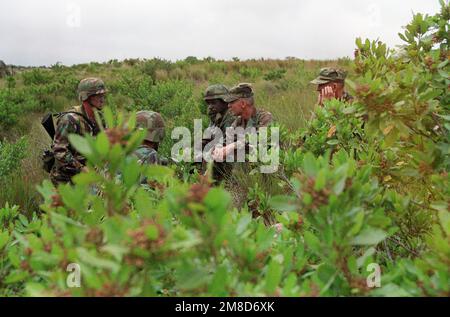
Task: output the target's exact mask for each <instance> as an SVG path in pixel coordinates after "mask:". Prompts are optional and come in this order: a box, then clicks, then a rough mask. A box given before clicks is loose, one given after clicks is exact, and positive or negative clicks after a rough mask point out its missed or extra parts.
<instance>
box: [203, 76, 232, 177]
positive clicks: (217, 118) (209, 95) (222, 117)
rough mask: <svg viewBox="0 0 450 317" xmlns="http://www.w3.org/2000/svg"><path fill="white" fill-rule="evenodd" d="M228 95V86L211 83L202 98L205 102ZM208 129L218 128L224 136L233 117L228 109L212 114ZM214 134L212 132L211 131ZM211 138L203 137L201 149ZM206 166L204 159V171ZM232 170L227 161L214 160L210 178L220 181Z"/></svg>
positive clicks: (222, 98)
mask: <svg viewBox="0 0 450 317" xmlns="http://www.w3.org/2000/svg"><path fill="white" fill-rule="evenodd" d="M227 96H228V88H227V87H225V86H224V85H211V86H209V87H208V88H207V89H206V91H205V94H204V98H203V99H204V100H205V101H206V102H207V101H208V100H214V99H220V100H223V101H225V99H226V98H227ZM209 119H210V122H209V126H208V128H209V129H212V130H213V131H214V129H220V130H221V132H222V134H223V135H224V136H225V133H226V129H227V128H228V127H230V126H231V124H232V123H233V121H234V119H235V117H234V116H233V115H232V114H231V113H230V111H228V109H227V111H225V113H224V114H222V113H217V114H215V115H214V116H210V118H209ZM213 134H214V132H213ZM210 141H211V139H203V140H202V149H204V147H205V145H206V144H207V143H208V142H210ZM206 168H207V164H206V162H205V161H204V162H203V163H202V171H203V172H205V171H206ZM231 170H232V165H231V164H230V163H227V162H214V164H213V169H212V174H213V175H212V178H213V179H214V180H215V181H216V182H221V181H222V180H223V179H224V178H225V177H227V176H228V175H229V174H230V173H231Z"/></svg>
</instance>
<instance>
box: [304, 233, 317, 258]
mask: <svg viewBox="0 0 450 317" xmlns="http://www.w3.org/2000/svg"><path fill="white" fill-rule="evenodd" d="M303 237H304V238H305V242H306V245H307V246H308V247H309V248H310V249H311V250H312V251H313V252H317V253H320V251H321V247H320V240H319V239H318V238H317V237H316V236H315V235H314V234H313V233H312V232H311V231H305V233H304V235H303Z"/></svg>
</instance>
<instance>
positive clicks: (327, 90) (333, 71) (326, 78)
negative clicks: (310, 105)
mask: <svg viewBox="0 0 450 317" xmlns="http://www.w3.org/2000/svg"><path fill="white" fill-rule="evenodd" d="M346 77H347V72H346V71H344V70H342V69H337V68H332V67H326V68H322V69H321V70H320V73H319V76H317V78H315V79H314V80H312V81H311V82H310V83H311V84H313V85H317V91H318V92H319V99H318V104H319V105H323V102H324V101H325V100H329V99H333V98H335V99H339V100H342V101H346V102H351V101H352V100H353V97H352V96H350V95H349V94H348V93H347V92H346V91H345V90H344V87H345V78H346Z"/></svg>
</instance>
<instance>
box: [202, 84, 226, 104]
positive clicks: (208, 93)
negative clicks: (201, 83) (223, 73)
mask: <svg viewBox="0 0 450 317" xmlns="http://www.w3.org/2000/svg"><path fill="white" fill-rule="evenodd" d="M227 96H228V88H227V87H226V86H224V85H211V86H209V87H208V88H206V90H205V96H204V98H203V99H204V100H205V101H206V100H213V99H222V100H224V101H225V98H226V97H227Z"/></svg>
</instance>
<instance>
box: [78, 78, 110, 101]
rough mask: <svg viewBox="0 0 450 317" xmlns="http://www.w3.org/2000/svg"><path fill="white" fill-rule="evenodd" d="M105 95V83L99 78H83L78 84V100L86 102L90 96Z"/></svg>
mask: <svg viewBox="0 0 450 317" xmlns="http://www.w3.org/2000/svg"><path fill="white" fill-rule="evenodd" d="M104 93H106V88H105V83H104V82H103V80H101V79H100V78H94V77H91V78H85V79H82V80H81V81H80V83H79V84H78V98H79V99H80V101H85V100H87V99H88V98H89V97H90V96H93V95H98V94H104Z"/></svg>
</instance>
